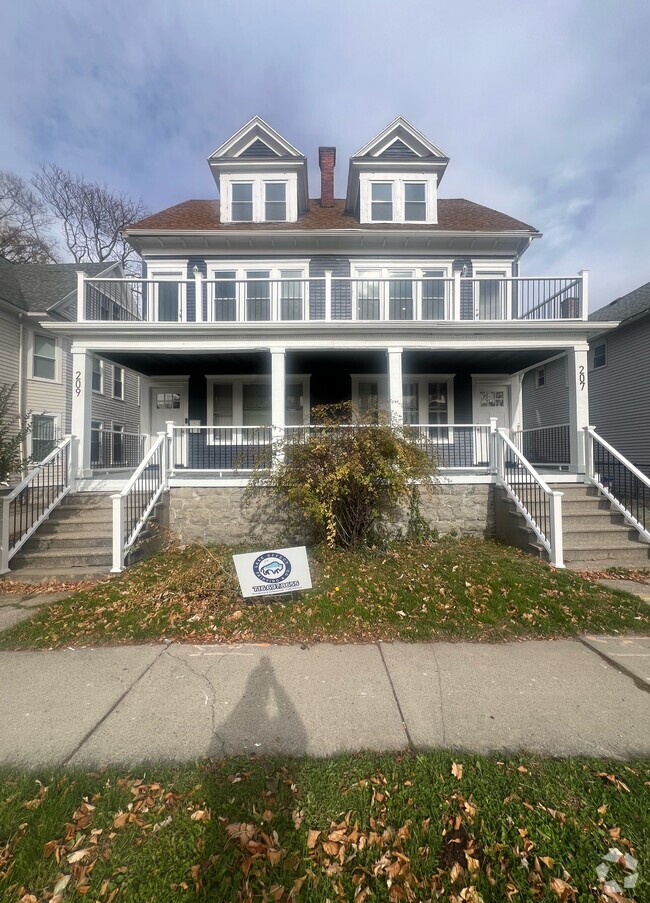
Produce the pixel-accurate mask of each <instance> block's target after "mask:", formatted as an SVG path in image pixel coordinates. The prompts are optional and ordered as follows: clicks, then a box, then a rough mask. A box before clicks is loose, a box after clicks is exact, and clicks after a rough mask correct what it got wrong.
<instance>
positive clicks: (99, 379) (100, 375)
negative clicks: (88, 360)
mask: <svg viewBox="0 0 650 903" xmlns="http://www.w3.org/2000/svg"><path fill="white" fill-rule="evenodd" d="M103 391H104V365H103V363H102V361H100V359H99V358H98V357H94V358H93V392H99V393H100V394H101V393H102V392H103Z"/></svg>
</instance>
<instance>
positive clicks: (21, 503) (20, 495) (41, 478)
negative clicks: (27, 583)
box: [0, 436, 74, 574]
mask: <svg viewBox="0 0 650 903" xmlns="http://www.w3.org/2000/svg"><path fill="white" fill-rule="evenodd" d="M73 451H74V447H73V440H72V437H71V436H66V437H65V438H64V439H63V441H62V442H60V443H59V444H58V445H57V446H56V448H55V449H53V450H52V451H51V452H50V454H49V455H48V456H47V457H46V458H44V460H43V461H41V463H40V464H38V465H37V466H36V467H35V468H34V469H33V470H31V471H30V472H29V473H28V474H27V476H26V477H25V479H24V480H22V481H21V482H20V483H19V484H18V485H17V486H16V487H14V489H12V490H11V492H9V493H8V494H7V495H6V496H4V497H2V498H0V574H6V573H7V572H8V570H9V562H10V561H11V559H12V558H13V556H14V555H15V554H16V552H18V550H19V549H20V548H22V546H23V545H24V544H25V543H26V542H27V540H28V539H29V537H30V536H31V535H32V533H34V531H35V530H36V529H37V527H39V525H40V524H42V523H43V521H44V520H45V519H46V518H47V517H48V516H49V514H50V513H51V512H52V511H53V509H54V508H56V506H57V505H58V504H59V502H60V501H61V500H62V499H63V498H64V497H65V496H66V495H67V494H68V492H69V491H70V489H71V486H72V480H73V472H74V469H73V461H72V456H73Z"/></svg>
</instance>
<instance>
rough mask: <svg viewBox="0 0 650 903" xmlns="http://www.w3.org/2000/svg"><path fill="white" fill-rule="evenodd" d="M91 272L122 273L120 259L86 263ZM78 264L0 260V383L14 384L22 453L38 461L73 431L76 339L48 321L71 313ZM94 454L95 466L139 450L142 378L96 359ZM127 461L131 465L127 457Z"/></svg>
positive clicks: (120, 461) (108, 465) (118, 460)
mask: <svg viewBox="0 0 650 903" xmlns="http://www.w3.org/2000/svg"><path fill="white" fill-rule="evenodd" d="M83 268H84V270H85V272H87V273H92V274H93V275H94V276H100V275H105V276H112V277H119V276H121V275H122V272H121V269H120V266H119V264H106V263H101V264H97V263H90V264H84V265H83ZM78 269H79V267H78V266H77V264H71V263H64V264H14V263H10V262H9V261H7V260H6V259H4V258H0V383H4V384H12V383H15V384H16V392H15V409H16V412H18V411H20V412H21V413H22V414H23V415H25V416H28V417H29V419H30V421H31V432H30V434H29V436H28V438H27V443H26V447H25V449H24V453H25V455H27V456H31V457H33V459H35V460H42V458H43V457H44V456H45V455H46V454H48V453H49V451H50V450H51V448H52V445H53V443H54V442H56V441H57V440H58V439H59V438H60V437H61V436H63V435H64V434H66V433H69V432H70V426H71V411H72V394H73V382H74V374H73V370H72V355H71V350H70V349H71V342H70V340H69V339H68V338H67V337H66V336H65V335H60V334H59V335H54V334H53V333H51V332H50V331H49V330H48V328H47V321H48V320H51V321H52V322H61V321H62V320H67V319H72V318H73V316H74V312H73V311H74V310H75V309H76V308H75V307H74V305H73V306H72V307H73V309H70V303H69V300H70V299H74V298H75V296H76V287H77V270H78ZM92 418H93V421H92V443H91V444H92V456H93V459H94V464H95V466H96V467H97V468H107V469H112V468H114V467H118V466H120V465H125V464H126V463H127V460H126V459H127V457H129V458H130V457H133V453H134V452H135V449H132V448H131V446H133V445H137V446H138V448H137V451H138V454H139V451H140V439H139V433H140V398H139V377H138V375H137V374H136V373H134V372H133V371H131V370H127V369H125V368H123V367H119V366H117V365H116V364H113V363H109V362H107V361H104V360H103V359H102V358H101V357H99V356H95V357H94V359H93V397H92ZM128 463H132V462H131V461H130V460H129V461H128Z"/></svg>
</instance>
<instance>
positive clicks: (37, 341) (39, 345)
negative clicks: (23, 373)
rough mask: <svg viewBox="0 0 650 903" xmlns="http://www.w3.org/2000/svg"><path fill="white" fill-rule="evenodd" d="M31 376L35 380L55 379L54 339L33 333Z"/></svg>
mask: <svg viewBox="0 0 650 903" xmlns="http://www.w3.org/2000/svg"><path fill="white" fill-rule="evenodd" d="M33 358H34V362H33V368H32V375H33V376H35V377H36V378H37V379H52V380H54V379H56V339H52V338H50V336H46V335H39V333H34V349H33Z"/></svg>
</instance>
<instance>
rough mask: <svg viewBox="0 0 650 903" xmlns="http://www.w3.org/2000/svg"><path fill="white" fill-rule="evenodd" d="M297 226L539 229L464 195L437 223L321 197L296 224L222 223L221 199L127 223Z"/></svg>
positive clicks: (143, 226) (443, 205)
mask: <svg viewBox="0 0 650 903" xmlns="http://www.w3.org/2000/svg"><path fill="white" fill-rule="evenodd" d="M295 229H363V230H366V229H373V230H379V231H383V232H385V231H386V230H387V229H391V230H392V229H406V230H413V229H415V230H420V229H422V230H431V231H435V232H511V231H516V232H522V231H523V232H536V231H537V230H536V229H535V228H534V227H533V226H529V225H527V224H526V223H522V222H521V221H520V220H517V219H513V218H512V217H511V216H507V215H506V214H505V213H500V212H499V211H498V210H492V209H491V208H490V207H483V206H482V205H481V204H474V203H473V202H472V201H466V200H465V199H464V198H440V199H439V200H438V223H437V224H436V225H429V224H426V223H404V224H400V223H392V224H388V225H386V224H385V223H363V225H362V224H360V223H359V222H358V220H357V219H356V218H355V217H354V216H351V215H350V214H349V213H346V212H345V201H344V200H335V201H334V206H333V207H321V206H320V200H318V199H317V200H311V201H310V202H309V211H308V212H307V213H305V214H303V215H302V216H301V217H299V218H298V222H296V223H225V224H222V223H220V222H219V201H200V200H196V201H183V203H182V204H176V206H174V207H168V208H167V209H166V210H161V211H160V213H154V214H153V215H152V216H147V217H146V218H145V219H142V220H140V222H138V223H134V224H133V225H131V226H127V230H126V231H128V232H133V231H138V232H139V231H152V230H154V231H156V230H161V231H172V232H175V231H198V232H204V231H206V232H212V231H228V232H231V231H232V232H249V231H272V232H276V231H279V232H281V231H287V230H295Z"/></svg>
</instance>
